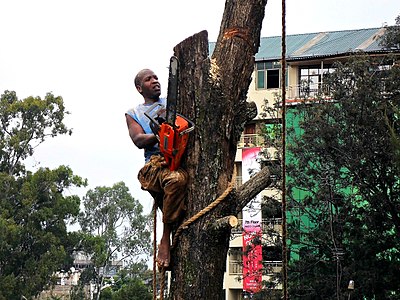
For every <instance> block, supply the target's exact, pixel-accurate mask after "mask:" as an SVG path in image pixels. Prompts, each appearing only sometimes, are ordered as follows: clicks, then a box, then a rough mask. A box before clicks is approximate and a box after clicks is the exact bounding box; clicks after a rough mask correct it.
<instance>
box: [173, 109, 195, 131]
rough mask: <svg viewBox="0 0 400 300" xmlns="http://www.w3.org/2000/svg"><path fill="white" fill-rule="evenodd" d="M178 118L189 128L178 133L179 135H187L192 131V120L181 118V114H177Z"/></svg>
mask: <svg viewBox="0 0 400 300" xmlns="http://www.w3.org/2000/svg"><path fill="white" fill-rule="evenodd" d="M177 115H178V116H180V117H182V118H183V119H185V120H186V121H187V122H188V123H189V127H188V128H187V129H185V130H183V131H182V132H180V133H179V135H184V134H187V133H189V132H192V131H193V130H194V123H193V121H192V120H190V119H188V118H186V117H185V116H182V115H181V114H177Z"/></svg>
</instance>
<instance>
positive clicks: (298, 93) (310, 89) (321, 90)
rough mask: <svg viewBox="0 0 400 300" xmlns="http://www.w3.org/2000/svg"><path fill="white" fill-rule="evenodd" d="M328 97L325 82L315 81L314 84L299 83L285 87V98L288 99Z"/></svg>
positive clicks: (328, 93)
mask: <svg viewBox="0 0 400 300" xmlns="http://www.w3.org/2000/svg"><path fill="white" fill-rule="evenodd" d="M317 96H319V97H323V98H326V97H329V96H331V94H330V91H329V89H328V87H327V85H326V84H323V83H316V84H310V85H307V84H301V85H291V86H288V88H287V98H288V99H307V98H315V97H317Z"/></svg>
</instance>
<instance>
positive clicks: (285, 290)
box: [281, 0, 288, 300]
mask: <svg viewBox="0 0 400 300" xmlns="http://www.w3.org/2000/svg"><path fill="white" fill-rule="evenodd" d="M281 42H282V47H281V48H282V63H281V68H282V78H281V82H282V178H283V180H282V291H283V299H285V300H286V299H288V274H287V268H288V248H287V221H286V208H287V204H286V84H285V82H286V1H285V0H282V40H281Z"/></svg>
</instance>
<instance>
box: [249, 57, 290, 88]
mask: <svg viewBox="0 0 400 300" xmlns="http://www.w3.org/2000/svg"><path fill="white" fill-rule="evenodd" d="M256 69H257V72H256V88H257V89H259V90H261V89H278V88H279V87H280V76H281V75H280V74H281V71H280V69H281V64H280V62H279V61H263V62H257V63H256ZM286 79H287V77H286ZM286 85H287V81H286Z"/></svg>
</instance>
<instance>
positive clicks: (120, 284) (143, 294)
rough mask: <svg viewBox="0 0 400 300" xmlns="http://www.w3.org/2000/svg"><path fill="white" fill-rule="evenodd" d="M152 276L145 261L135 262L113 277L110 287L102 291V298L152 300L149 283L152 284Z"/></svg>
mask: <svg viewBox="0 0 400 300" xmlns="http://www.w3.org/2000/svg"><path fill="white" fill-rule="evenodd" d="M152 276H153V274H152V272H151V271H150V270H148V268H147V265H146V264H145V262H138V263H133V264H131V265H130V266H129V268H128V269H123V270H121V271H120V272H119V273H118V275H117V276H115V277H114V278H113V280H112V281H111V282H110V283H111V285H110V287H108V288H106V289H104V290H103V291H102V292H101V297H100V299H113V300H124V299H138V300H139V299H140V300H141V299H144V300H146V299H147V300H151V299H152V298H153V295H152V292H151V287H150V286H149V284H151V280H152Z"/></svg>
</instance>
